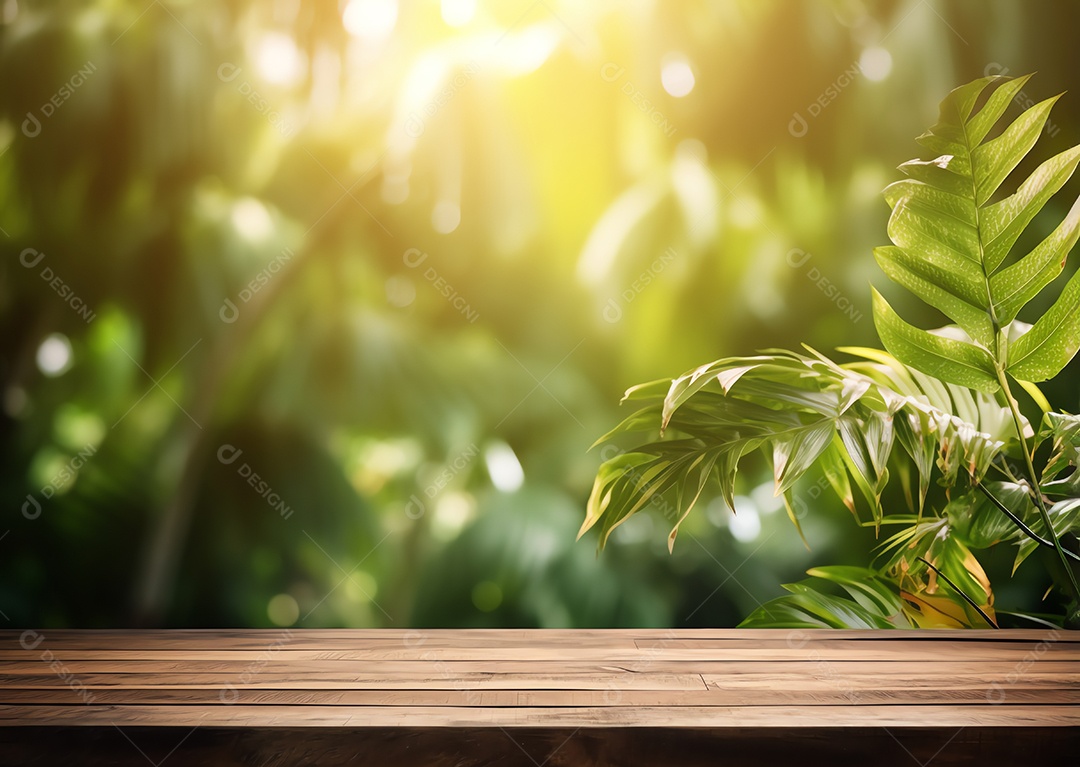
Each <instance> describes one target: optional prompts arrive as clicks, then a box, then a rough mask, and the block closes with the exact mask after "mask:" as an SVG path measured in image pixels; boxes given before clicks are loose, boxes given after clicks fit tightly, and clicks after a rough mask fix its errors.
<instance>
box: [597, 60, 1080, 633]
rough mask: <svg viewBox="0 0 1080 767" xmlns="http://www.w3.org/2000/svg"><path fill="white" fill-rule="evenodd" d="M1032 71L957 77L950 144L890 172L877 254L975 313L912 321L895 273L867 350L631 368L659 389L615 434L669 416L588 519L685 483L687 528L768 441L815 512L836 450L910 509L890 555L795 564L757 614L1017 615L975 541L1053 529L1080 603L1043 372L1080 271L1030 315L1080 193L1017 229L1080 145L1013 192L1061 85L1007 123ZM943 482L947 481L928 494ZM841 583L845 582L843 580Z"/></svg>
mask: <svg viewBox="0 0 1080 767" xmlns="http://www.w3.org/2000/svg"><path fill="white" fill-rule="evenodd" d="M1029 77H1030V75H1029V76H1027V77H1020V78H1015V79H1009V78H1004V77H986V78H983V79H980V80H976V81H974V82H972V83H969V84H967V85H964V86H962V87H960V88H957V89H955V90H954V91H952V92H951V93H950V94H949V95H948V96H947V97H946V98H945V99H944V100H943V101H942V102H941V111H940V117H939V119H938V122H937V123H936V124H935V125H934V126H933V127H932V128H931V129H930V130H929V131H927V132H926V133H925V134H923V135H922V136H920V137H919V139H918V142H919V143H920V144H921V145H922V146H924V147H925V148H926V149H928V150H930V151H931V152H933V153H934V154H935V155H936V156H935V157H934V159H930V160H921V159H915V160H911V161H909V162H906V163H904V164H903V165H901V166H900V169H901V170H902V171H903V172H904V173H905V174H906V175H907V178H905V179H904V180H901V181H897V182H896V183H893V184H891V185H890V186H889V187H887V188H886V189H885V193H884V194H885V199H886V200H887V202H888V203H889V205H890V206H891V208H892V214H891V216H890V218H889V223H888V234H889V237H890V239H891V240H892V242H893V245H891V246H886V247H880V248H877V249H876V250H875V251H874V256H875V258H876V260H877V262H878V264H879V265H880V266H881V268H882V270H883V271H884V272H885V274H886V275H887V276H888V277H889V278H890V279H891V280H892V281H893V282H895V283H897V284H898V285H900V286H902V287H903V288H905V289H907V290H908V291H910V292H911V293H913V294H914V295H915V296H917V297H918V298H920V299H922V301H924V302H925V303H927V304H929V305H930V306H931V307H934V308H936V309H937V310H939V311H940V312H941V313H943V314H944V315H945V316H946V317H948V318H949V319H950V320H952V322H953V323H955V324H952V325H948V326H946V327H942V328H939V329H936V330H931V331H926V330H923V329H920V328H918V327H915V326H913V325H910V324H908V323H907V322H905V321H904V320H903V319H901V318H900V316H899V315H898V314H897V313H896V312H895V311H894V310H893V308H892V307H891V306H890V304H889V303H888V302H887V301H886V299H885V298H884V297H883V296H882V294H881V293H879V292H878V291H877V290H876V289H875V290H874V291H873V308H874V321H875V326H876V328H877V331H878V334H879V336H880V338H881V341H882V343H883V344H884V346H885V349H886V350H887V351H879V350H874V349H865V348H842V349H840V350H839V351H841V352H842V353H847V354H850V355H852V356H853V357H854V358H855V359H854V360H853V361H850V362H846V363H843V364H838V363H836V362H833V361H832V360H830V359H829V358H827V357H825V356H824V355H822V354H819V353H818V352H816V351H814V350H813V349H809V347H807V353H805V354H803V353H793V352H787V351H776V350H770V351H768V352H765V353H763V354H761V355H758V356H753V357H732V358H726V359H721V360H718V361H716V362H712V363H710V364H707V365H703V366H701V367H699V368H697V369H695V370H693V371H690V372H688V373H686V374H684V375H682V376H679V377H678V378H675V379H674V380H661V381H654V382H652V383H647V384H643V385H640V386H635V387H633V388H631V389H630V390H629V391H628V392H627V393H626V397H625V398H624V400H630V401H634V402H639V403H641V404H642V405H643V407H642V408H641V409H639V410H638V411H637V412H635V413H634V414H633V415H631V416H630V417H629V418H627V419H626V420H624V421H623V422H622V423H621V424H620V425H619V426H618V427H616V428H615V429H614V430H613V431H612V432H610V433H609V434H608V435H605V436H604V437H603V438H601V440H600V442H605V441H607V440H608V439H610V438H612V437H614V436H616V435H619V434H624V433H640V432H653V433H655V432H656V431H657V430H658V431H659V436H658V437H657V438H655V439H653V440H651V441H648V442H645V443H644V444H639V445H637V446H636V447H633V448H632V449H630V450H628V451H626V452H621V453H619V454H618V455H616V456H614V457H612V458H610V459H609V460H607V461H605V462H604V464H603V465H602V466H601V467H600V469H599V472H598V475H597V478H596V481H595V484H594V487H593V491H592V495H591V497H590V498H589V502H588V510H587V515H586V518H585V521H584V523H583V525H582V527H581V531H580V533H579V537H580V535H583V534H584V533H585V532H586V531H588V530H589V529H590V528H592V527H594V526H598V527H599V533H600V535H599V546H600V547H603V546H604V544H605V542H606V541H607V539H608V537H609V536H610V534H611V532H612V530H614V529H615V527H617V526H618V525H619V524H620V523H622V522H623V521H625V520H626V519H627V518H628V517H630V516H631V515H633V514H635V513H637V512H639V511H640V510H642V509H643V508H645V507H646V506H647V505H648V504H649V503H650V501H651V500H653V499H654V498H656V497H657V496H660V495H664V494H668V493H673V494H674V495H675V496H676V504H677V508H678V515H677V519H676V521H675V524H674V527H673V528H672V530H671V533H670V536H669V548H670V547H671V546H673V545H674V542H675V538H676V536H677V534H678V532H679V527H680V525H681V524H682V522H683V520H685V518H686V516H687V515H688V514H689V513H690V511H691V510H692V509H693V508H694V505H695V503H696V502H697V501H698V499H699V498H700V497H701V496H702V494H703V493H705V492H706V489H707V488H708V487H709V486H710V484H711V483H713V482H718V484H719V488H720V491H721V493H722V495H723V497H724V498H725V500H726V501H727V504H728V505H729V506H730V507H731V508H734V493H735V481H736V472H737V470H738V467H739V464H740V461H741V460H742V459H743V457H744V456H747V455H748V454H750V453H752V452H755V451H761V452H763V453H764V454H765V456H766V459H767V460H769V461H771V463H772V469H773V475H774V480H775V489H776V494H777V495H779V496H782V497H783V498H784V502H785V504H786V506H787V508H788V513H789V516H790V517H791V519H792V521H793V522H795V524H796V526H797V527H798V525H799V517H800V514H799V513H797V512H796V510H795V509H794V508H793V504H794V501H795V499H794V495H793V491H794V488H795V486H796V483H797V482H798V481H799V480H800V478H802V477H803V476H804V475H806V474H807V472H808V471H810V470H811V468H812V467H817V469H819V470H820V471H822V472H823V473H824V475H825V477H826V478H827V480H828V483H829V485H831V487H832V488H833V490H835V492H836V493H837V495H838V496H839V497H840V498H841V499H842V500H843V502H844V504H845V505H846V506H847V507H848V508H849V509H850V510H851V512H852V513H853V514H854V516H855V518H856V520H857V521H858V522H859V523H860V524H863V525H867V526H872V527H873V528H874V529H875V530H876V531H879V532H880V530H881V528H882V527H884V526H896V527H898V528H899V530H898V532H895V533H894V534H893V535H891V536H889V537H887V538H886V539H885V540H884V541H883V543H882V544H881V546H880V551H879V553H878V557H877V560H876V567H875V568H874V569H873V570H859V569H855V568H818V569H816V570H811V571H810V574H811V575H812V576H814V579H813V580H812V581H809V582H803V583H800V584H789V585H788V586H786V587H785V588H787V589H788V590H789V591H790V592H791V594H790V595H788V596H785V597H781V598H779V599H776V600H773V601H771V602H769V603H767V604H765V605H764V606H763V607H762V608H761V609H760V610H758V611H756V612H755V613H754V614H753V615H751V616H750V617H749V618H748V619H747V620H746V622H745V623H744V625H753V626H765V625H772V626H787V627H791V626H834V627H840V626H848V627H888V626H912V625H917V626H954V627H967V626H976V627H978V626H982V627H985V626H986V625H988V624H989V625H991V626H995V627H996V625H997V622H996V615H995V610H994V594H993V590H992V588H991V584H990V582H989V579H988V578H987V575H986V572H985V570H984V568H983V566H982V564H981V563H980V561H979V559H978V558H977V557H976V556H975V554H974V552H975V551H981V550H986V549H989V548H991V547H993V546H996V545H1000V544H1009V545H1012V546H1014V547H1015V549H1016V554H1015V558H1014V564H1013V572H1015V570H1016V568H1017V567H1019V566H1020V564H1021V563H1022V562H1023V561H1024V560H1025V559H1027V558H1028V556H1029V555H1030V554H1031V553H1032V552H1034V551H1035V550H1036V549H1039V548H1044V549H1046V550H1048V551H1049V552H1052V554H1053V557H1052V558H1051V559H1049V560H1047V562H1048V570H1049V574H1050V576H1051V578H1052V580H1053V584H1054V586H1055V587H1056V588H1057V589H1058V590H1059V591H1060V593H1061V594H1062V595H1063V597H1064V600H1063V605H1064V607H1063V609H1062V610H1061V611H1060V614H1059V615H1057V617H1056V619H1054V618H1053V616H1051V622H1054V623H1062V622H1066V623H1067V622H1074V621H1076V620H1077V617H1078V605H1080V588H1078V585H1077V562H1080V556H1078V555H1077V553H1076V551H1075V550H1076V533H1077V531H1080V474H1078V472H1077V464H1078V461H1080V417H1078V416H1076V415H1070V414H1067V413H1061V412H1052V411H1051V408H1050V405H1049V403H1048V402H1047V401H1046V399H1045V397H1044V396H1043V395H1042V393H1041V391H1040V390H1039V388H1038V387H1037V386H1036V384H1037V383H1038V382H1042V381H1046V380H1048V379H1050V378H1053V377H1054V376H1056V375H1057V374H1058V373H1060V372H1061V370H1062V369H1063V368H1064V367H1065V365H1066V364H1068V362H1069V361H1070V360H1071V359H1072V358H1073V356H1074V355H1075V354H1076V352H1077V349H1078V347H1080V271H1077V272H1076V273H1075V274H1074V275H1073V276H1072V278H1071V279H1070V280H1069V281H1068V283H1067V284H1066V285H1065V287H1064V289H1063V290H1062V291H1061V293H1060V295H1059V296H1058V297H1057V300H1056V301H1055V302H1054V303H1053V304H1052V306H1050V308H1049V309H1047V310H1046V311H1045V312H1043V313H1042V314H1041V316H1039V317H1038V318H1037V320H1036V321H1035V322H1034V324H1031V325H1029V324H1027V323H1025V322H1022V321H1021V320H1019V319H1018V315H1019V314H1020V312H1021V311H1022V310H1023V309H1024V307H1025V306H1027V305H1028V304H1029V303H1030V302H1031V301H1032V300H1033V299H1035V298H1036V296H1038V295H1039V294H1040V293H1042V292H1043V290H1044V288H1046V287H1047V286H1048V285H1049V284H1050V283H1051V282H1052V281H1053V280H1054V279H1055V278H1056V277H1057V276H1058V275H1059V274H1060V273H1061V272H1062V271H1063V269H1064V266H1065V261H1066V257H1067V255H1068V253H1069V251H1070V250H1071V248H1072V247H1073V245H1074V244H1075V243H1076V240H1077V238H1078V236H1080V201H1078V202H1077V204H1075V205H1073V206H1072V209H1071V210H1070V212H1069V213H1068V215H1067V216H1066V217H1065V219H1064V220H1063V221H1061V222H1060V224H1059V225H1058V226H1057V227H1056V228H1055V229H1054V230H1053V231H1052V232H1051V233H1050V234H1049V235H1048V236H1046V237H1045V239H1043V240H1042V241H1041V242H1039V243H1038V244H1037V245H1035V247H1034V248H1032V249H1031V250H1030V251H1029V252H1026V253H1014V251H1015V250H1018V248H1015V247H1014V246H1015V245H1016V243H1017V241H1018V240H1019V239H1020V237H1021V235H1022V234H1024V232H1025V230H1026V229H1027V228H1028V225H1029V224H1030V223H1031V222H1032V220H1033V218H1034V217H1035V215H1036V214H1037V213H1038V212H1039V211H1040V210H1041V209H1042V208H1043V207H1044V205H1045V204H1046V202H1047V201H1048V200H1049V199H1050V198H1051V197H1052V196H1053V195H1054V194H1055V193H1056V192H1057V191H1058V190H1060V189H1061V187H1062V186H1063V185H1064V184H1065V182H1066V181H1067V180H1068V179H1069V178H1070V177H1071V176H1072V174H1073V171H1074V170H1075V169H1076V166H1077V163H1078V161H1080V147H1073V148H1071V149H1069V150H1067V151H1064V152H1062V153H1061V154H1058V155H1056V156H1054V157H1052V158H1050V159H1049V160H1046V161H1045V162H1043V163H1042V164H1041V165H1039V166H1038V167H1037V168H1036V169H1035V170H1034V171H1033V172H1032V173H1031V174H1030V175H1029V176H1028V177H1027V179H1026V180H1025V181H1024V182H1023V183H1022V184H1020V185H1019V187H1018V188H1017V189H1016V191H1015V192H1013V193H1012V194H1010V195H1008V196H1004V195H1001V194H998V192H999V189H1000V187H1001V186H1002V183H1003V182H1004V181H1005V180H1006V178H1007V177H1008V176H1009V175H1010V174H1011V173H1012V171H1013V170H1014V169H1015V168H1016V167H1017V166H1018V165H1019V164H1020V163H1021V161H1023V160H1024V158H1025V157H1026V156H1027V154H1028V153H1029V151H1030V150H1031V149H1032V147H1033V146H1034V144H1035V143H1036V141H1037V139H1038V137H1039V135H1040V133H1041V132H1042V130H1043V127H1044V125H1045V124H1046V121H1047V118H1048V115H1049V112H1050V109H1051V107H1052V106H1053V104H1054V102H1055V101H1056V100H1057V97H1054V98H1050V99H1047V100H1045V101H1042V102H1040V103H1038V104H1035V105H1034V106H1031V107H1030V108H1028V109H1027V110H1026V111H1024V112H1023V113H1022V114H1021V115H1020V116H1019V117H1018V118H1017V119H1016V120H1014V121H1013V122H1011V123H1010V124H1008V125H1007V126H1005V127H1004V128H1003V129H1001V130H999V131H997V132H995V127H996V126H997V125H998V123H999V122H1000V121H1001V118H1002V116H1003V115H1004V113H1005V111H1006V109H1007V108H1008V107H1009V105H1010V104H1011V103H1012V102H1013V101H1014V99H1016V97H1017V95H1018V94H1019V93H1020V92H1021V90H1022V89H1023V87H1024V86H1025V84H1026V83H1027V82H1028V79H1029ZM1020 390H1023V391H1024V392H1026V393H1027V396H1028V398H1029V399H1030V400H1031V401H1032V404H1033V407H1034V406H1038V408H1039V409H1040V410H1041V417H1042V421H1041V424H1039V426H1038V427H1037V428H1036V427H1033V425H1032V423H1031V422H1029V420H1028V419H1027V418H1025V416H1024V415H1023V413H1022V411H1021V406H1020V404H1019V402H1018V401H1017V397H1016V394H1015V393H1014V392H1018V391H1020ZM897 443H899V445H900V446H901V448H902V449H900V450H897V449H895V446H896V444H897ZM598 444H599V443H598ZM893 475H895V476H898V477H899V478H900V480H901V482H903V484H904V488H905V491H906V493H907V498H908V504H907V508H905V509H903V510H902V512H901V511H897V510H894V509H892V508H885V507H884V504H883V503H882V491H883V490H884V488H885V486H886V484H887V483H888V481H889V479H890V476H893ZM933 484H936V485H937V486H939V487H940V488H943V492H935V493H934V498H933V499H932V500H931V501H928V496H929V492H930V490H931V487H932V485H933ZM856 491H857V492H858V496H859V497H860V498H861V499H862V503H859V502H857V500H856ZM938 496H941V497H940V498H939V497H938ZM862 505H865V507H866V508H867V509H868V513H867V511H863V510H860V506H862ZM829 583H832V584H834V585H838V586H839V587H840V588H841V589H843V590H844V591H845V592H846V594H844V595H839V594H836V595H834V594H831V593H829V592H828V590H827V584H829ZM1034 619H1036V620H1046V618H1045V617H1037V618H1034Z"/></svg>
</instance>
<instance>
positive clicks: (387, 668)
mask: <svg viewBox="0 0 1080 767" xmlns="http://www.w3.org/2000/svg"><path fill="white" fill-rule="evenodd" d="M205 656H206V654H205V653H198V654H194V653H189V654H187V655H186V657H185V656H180V657H177V658H175V659H171V660H144V659H143V654H142V653H140V654H138V656H137V659H129V660H124V659H123V658H124V657H127V658H132V657H133V656H132V655H131V654H123V655H122V656H121V657H119V658H117V657H114V658H113V659H110V660H105V661H99V660H73V659H68V658H64V657H61V656H55V660H59V661H61V662H62V665H63V668H64V670H65V671H66V672H68V673H71V674H215V675H220V676H237V677H239V676H257V675H259V674H264V673H268V672H285V671H289V672H293V673H296V674H298V675H302V674H309V673H333V674H340V673H356V674H364V673H378V674H398V673H402V674H425V675H429V676H430V675H433V674H434V675H445V674H457V673H476V672H483V673H530V674H537V673H542V674H552V675H561V674H563V673H573V674H603V675H609V674H620V673H625V674H636V673H646V672H648V673H661V672H662V673H673V674H698V673H701V674H713V675H716V676H746V675H757V674H793V675H798V676H805V675H806V674H807V669H806V666H810V672H809V673H810V674H811V675H813V676H822V675H826V669H827V670H828V673H829V674H833V673H835V674H843V675H848V674H868V675H873V676H892V675H912V676H918V675H922V674H926V673H927V665H926V664H925V663H924V662H922V661H907V660H892V661H875V660H870V661H867V660H849V661H837V662H831V661H828V662H827V661H826V660H825V659H823V658H822V659H814V660H807V659H803V660H798V661H795V660H779V661H772V660H760V661H755V662H753V663H745V662H741V661H722V660H721V661H717V660H693V659H666V658H656V659H653V658H650V659H645V660H637V661H630V662H626V663H618V664H613V663H601V662H596V661H581V660H569V661H555V660H545V661H534V660H529V661H520V660H489V661H477V660H464V661H459V660H450V661H443V662H437V661H434V660H431V659H423V660H404V661H401V660H391V661H372V660H352V659H347V658H335V659H332V660H324V659H317V660H307V659H301V660H294V659H292V658H284V657H282V656H280V655H279V656H274V657H271V658H266V659H261V660H260V659H254V660H247V659H244V660H237V661H230V660H209V659H206V657H205ZM1020 660H1021V659H1020V658H1018V659H1014V660H1009V661H987V662H982V661H949V663H948V670H947V673H949V674H950V675H957V674H959V675H973V676H978V677H982V678H985V679H995V678H999V677H1006V676H1009V675H1010V674H1011V673H1013V672H1015V671H1016V668H1017V663H1018V662H1019V661H1020ZM52 663H53V661H52V660H47V661H43V660H41V659H40V658H35V659H32V660H19V661H6V662H3V663H2V664H0V671H2V672H3V674H4V675H5V676H40V675H42V674H44V673H48V671H49V669H50V667H51V664H52ZM1026 670H1038V671H1041V672H1044V673H1049V672H1054V673H1058V674H1061V675H1062V678H1066V679H1074V680H1075V679H1080V664H1077V663H1075V662H1073V661H1069V660H1059V659H1056V658H1049V657H1048V656H1046V655H1043V656H1041V657H1039V658H1038V659H1033V662H1032V663H1031V664H1030V665H1029V666H1028V667H1027V669H1026ZM940 673H942V670H938V671H935V672H934V675H938V674H940Z"/></svg>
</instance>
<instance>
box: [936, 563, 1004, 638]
mask: <svg viewBox="0 0 1080 767" xmlns="http://www.w3.org/2000/svg"><path fill="white" fill-rule="evenodd" d="M915 558H916V559H917V560H919V561H920V562H922V563H923V564H924V565H926V566H927V567H929V568H930V569H931V570H933V571H934V572H935V573H937V575H938V577H939V578H941V580H943V581H945V583H947V584H949V585H950V586H952V589H953V591H955V592H956V593H957V594H959V595H960V596H962V597H963V598H964V601H965V602H967V603H968V604H969V605H971V606H972V607H974V608H975V611H976V612H977V613H978V614H979V615H981V616H982V619H983V620H984V621H986V622H987V623H988V624H990V627H991V628H995V629H996V628H1001V627H1000V626H998V625H997V624H996V623H994V621H993V619H992V618H991V617H990V616H989V615H987V614H986V612H985V611H983V609H982V608H981V607H979V604H978V603H977V602H976V601H975V600H974V599H972V598H971V597H969V596H968V595H967V594H965V593H964V592H963V590H962V589H961V588H960V587H959V586H957V585H956V584H955V583H953V582H952V580H950V579H949V576H947V575H946V574H945V573H943V572H941V570H939V569H938V568H936V567H934V566H933V565H932V564H930V562H929V561H927V560H926V559H923V558H922V557H915Z"/></svg>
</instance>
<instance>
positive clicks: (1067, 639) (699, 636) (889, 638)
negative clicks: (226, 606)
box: [0, 629, 1080, 650]
mask: <svg viewBox="0 0 1080 767" xmlns="http://www.w3.org/2000/svg"><path fill="white" fill-rule="evenodd" d="M37 633H38V634H39V635H40V636H41V637H42V642H43V646H48V647H50V648H53V649H56V648H58V647H64V646H66V647H67V648H68V649H75V648H80V647H82V648H101V649H117V650H120V649H123V650H127V649H139V648H145V647H147V646H153V647H154V648H156V649H168V648H170V647H171V648H179V649H186V650H190V649H215V650H225V649H237V650H263V649H265V648H266V647H267V646H268V645H271V644H276V643H282V644H285V645H287V646H289V647H292V648H294V649H322V650H337V649H341V650H353V649H358V648H367V647H369V646H375V647H386V646H395V647H398V646H406V647H409V648H411V649H419V648H421V647H432V648H440V647H460V646H462V645H468V646H470V647H493V648H494V647H516V646H522V645H524V646H534V645H538V644H539V645H544V646H548V647H569V648H579V647H624V646H630V645H633V646H635V647H636V646H637V643H642V644H643V643H647V642H650V641H651V643H652V646H655V645H658V644H661V643H664V642H679V641H712V642H722V643H724V644H725V645H728V646H730V647H732V648H739V647H749V648H755V647H762V646H771V645H777V644H779V645H785V646H788V647H792V646H803V647H804V646H806V644H809V643H814V644H816V643H818V642H836V641H837V640H851V641H854V642H858V643H859V645H862V644H867V643H871V644H873V643H878V642H897V641H902V642H904V643H906V644H909V645H910V644H911V643H916V644H922V643H924V642H928V643H934V644H936V643H938V642H941V641H957V640H960V641H963V642H964V643H965V644H967V643H973V644H980V645H981V644H992V645H993V644H999V643H1001V642H1008V641H1010V640H1012V641H1020V642H1022V643H1025V644H1031V645H1035V644H1038V643H1039V642H1042V641H1049V642H1051V643H1052V644H1055V645H1059V644H1077V643H1080V631H1064V630H1037V631H1028V630H1001V631H953V630H922V631H914V630H913V631H899V630H897V631H878V632H869V634H870V636H866V634H867V633H868V632H861V633H860V632H852V631H839V630H837V631H834V630H828V629H821V630H795V631H784V630H776V629H760V630H739V629H722V630H709V629H681V630H675V629H653V630H648V629H597V630H587V629H586V630H562V629H515V630H485V629H464V630H450V629H415V630H404V631H403V630H394V629H349V630H339V629H325V630H323V629H289V630H287V631H286V630H279V629H250V630H220V629H179V630H171V631H148V632H131V631H117V630H89V631H72V630H41V631H39V632H37ZM22 634H23V632H20V631H13V630H3V631H0V648H4V647H9V648H12V649H14V648H18V647H19V646H20V644H19V643H20V639H21V637H22ZM878 635H880V636H878ZM857 646H858V645H857Z"/></svg>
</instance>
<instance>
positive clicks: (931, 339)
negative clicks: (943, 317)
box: [873, 289, 998, 392]
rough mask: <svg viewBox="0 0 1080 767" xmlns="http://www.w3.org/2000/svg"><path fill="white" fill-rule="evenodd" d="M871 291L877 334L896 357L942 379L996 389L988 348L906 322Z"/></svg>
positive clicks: (979, 387)
mask: <svg viewBox="0 0 1080 767" xmlns="http://www.w3.org/2000/svg"><path fill="white" fill-rule="evenodd" d="M873 294H874V324H875V325H876V326H877V331H878V335H880V336H881V340H882V342H883V343H884V344H885V348H886V349H888V350H889V352H890V353H891V354H893V355H894V356H895V357H896V358H897V359H899V360H901V361H903V362H906V363H907V364H909V365H911V366H912V367H913V368H916V369H917V370H921V371H922V372H924V373H926V374H927V375H931V376H934V377H935V378H940V379H941V380H942V381H947V382H949V383H954V384H957V385H959V386H967V387H970V388H972V389H978V390H979V391H984V392H994V391H997V389H998V382H997V377H996V376H995V374H994V359H993V358H992V357H991V356H990V354H989V352H987V351H986V350H985V349H980V348H978V347H976V346H973V345H972V344H968V343H964V342H963V341H955V340H953V339H951V338H944V337H942V336H939V335H933V334H931V333H927V332H926V331H925V330H920V329H919V328H917V327H915V326H914V325H909V324H908V323H906V322H904V320H902V319H900V316H899V315H897V313H896V312H895V311H893V308H892V307H891V306H889V302H888V301H886V300H885V297H884V296H882V295H881V294H880V293H879V292H878V291H877V290H876V289H875V290H874V291H873Z"/></svg>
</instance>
